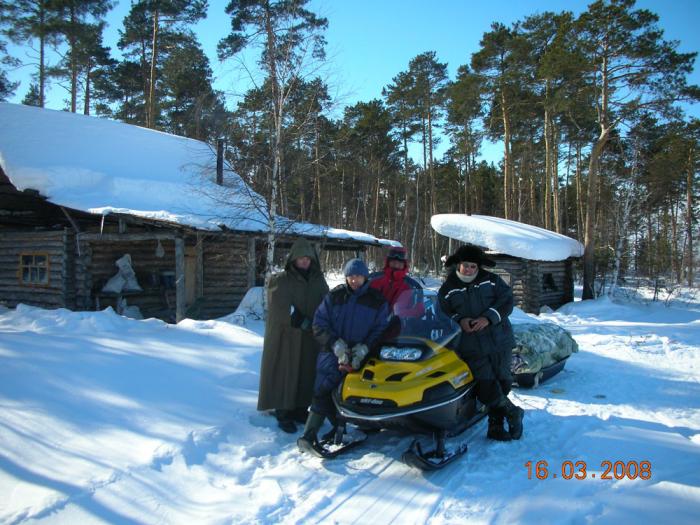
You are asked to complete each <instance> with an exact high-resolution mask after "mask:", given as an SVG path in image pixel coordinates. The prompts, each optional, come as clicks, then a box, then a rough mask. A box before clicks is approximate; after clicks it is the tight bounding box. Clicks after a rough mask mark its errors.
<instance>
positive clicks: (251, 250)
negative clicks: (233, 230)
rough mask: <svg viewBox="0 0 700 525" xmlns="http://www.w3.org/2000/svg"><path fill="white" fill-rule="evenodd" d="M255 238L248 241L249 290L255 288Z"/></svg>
mask: <svg viewBox="0 0 700 525" xmlns="http://www.w3.org/2000/svg"><path fill="white" fill-rule="evenodd" d="M255 261H256V257H255V237H250V238H249V239H248V288H252V287H253V286H255V277H256V273H257V265H256V263H255Z"/></svg>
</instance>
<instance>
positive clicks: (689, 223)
mask: <svg viewBox="0 0 700 525" xmlns="http://www.w3.org/2000/svg"><path fill="white" fill-rule="evenodd" d="M694 166H695V147H694V145H692V146H691V147H690V152H689V153H688V171H687V188H686V206H685V209H686V212H685V228H686V235H687V238H688V242H687V246H688V250H687V253H688V255H687V270H686V275H687V276H688V286H691V287H692V286H693V277H694V276H693V177H694V175H695V170H694V169H693V168H694Z"/></svg>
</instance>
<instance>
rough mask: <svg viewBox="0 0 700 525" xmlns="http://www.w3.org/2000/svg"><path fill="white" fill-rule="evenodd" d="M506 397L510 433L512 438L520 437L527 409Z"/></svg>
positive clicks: (506, 412)
mask: <svg viewBox="0 0 700 525" xmlns="http://www.w3.org/2000/svg"><path fill="white" fill-rule="evenodd" d="M505 399H506V404H505V414H506V419H507V420H508V433H509V434H510V437H511V439H520V437H521V436H522V435H523V417H524V416H525V411H524V410H523V409H522V408H520V407H519V406H516V405H514V404H513V403H512V402H511V401H510V399H508V398H505Z"/></svg>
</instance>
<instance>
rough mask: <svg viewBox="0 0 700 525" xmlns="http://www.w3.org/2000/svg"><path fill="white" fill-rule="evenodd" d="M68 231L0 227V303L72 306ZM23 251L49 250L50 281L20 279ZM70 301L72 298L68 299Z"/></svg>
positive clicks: (9, 304)
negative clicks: (31, 282)
mask: <svg viewBox="0 0 700 525" xmlns="http://www.w3.org/2000/svg"><path fill="white" fill-rule="evenodd" d="M68 239H69V234H68V232H67V231H66V230H56V231H8V230H2V231H0V303H2V304H4V305H5V306H8V307H12V308H13V307H15V306H17V305H18V304H20V303H23V304H28V305H32V306H39V307H42V308H63V307H67V306H68V307H70V304H67V301H66V286H67V285H66V283H67V280H68V279H67V275H66V271H67V268H69V267H70V264H69V262H68V257H69V254H68V253H67V251H66V246H67V244H68V242H69V241H68ZM22 253H46V254H48V257H49V283H48V284H47V285H45V286H44V285H26V284H22V283H21V282H20V278H19V263H20V254H22ZM68 303H70V300H69V301H68Z"/></svg>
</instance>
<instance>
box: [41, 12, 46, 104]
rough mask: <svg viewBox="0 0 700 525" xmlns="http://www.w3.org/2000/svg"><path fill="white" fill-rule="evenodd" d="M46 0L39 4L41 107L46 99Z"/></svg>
mask: <svg viewBox="0 0 700 525" xmlns="http://www.w3.org/2000/svg"><path fill="white" fill-rule="evenodd" d="M45 9H46V7H45V5H44V2H41V4H40V6H39V107H40V108H43V107H44V103H45V101H46V51H45V49H44V48H45V47H46V12H45Z"/></svg>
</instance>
